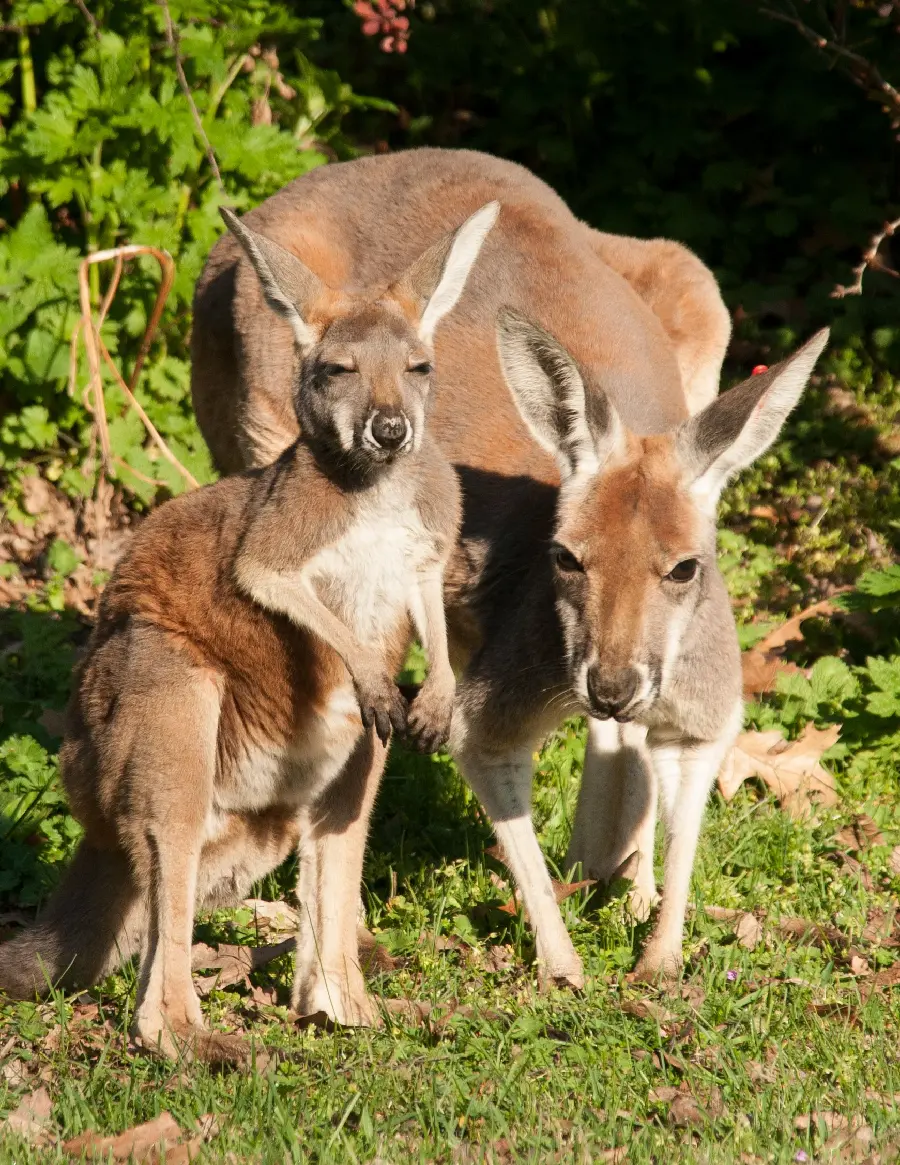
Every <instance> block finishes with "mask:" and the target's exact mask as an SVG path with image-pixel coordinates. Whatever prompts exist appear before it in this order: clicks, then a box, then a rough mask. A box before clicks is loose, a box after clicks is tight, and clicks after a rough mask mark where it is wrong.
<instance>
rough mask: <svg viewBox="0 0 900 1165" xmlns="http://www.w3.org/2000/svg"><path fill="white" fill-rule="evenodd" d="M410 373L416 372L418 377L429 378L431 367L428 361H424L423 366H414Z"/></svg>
mask: <svg viewBox="0 0 900 1165" xmlns="http://www.w3.org/2000/svg"><path fill="white" fill-rule="evenodd" d="M409 371H410V372H415V374H416V375H417V376H428V375H429V373H430V372H431V365H430V364H429V363H428V361H427V360H423V361H422V363H421V364H413V366H412V367H411V368H410V369H409Z"/></svg>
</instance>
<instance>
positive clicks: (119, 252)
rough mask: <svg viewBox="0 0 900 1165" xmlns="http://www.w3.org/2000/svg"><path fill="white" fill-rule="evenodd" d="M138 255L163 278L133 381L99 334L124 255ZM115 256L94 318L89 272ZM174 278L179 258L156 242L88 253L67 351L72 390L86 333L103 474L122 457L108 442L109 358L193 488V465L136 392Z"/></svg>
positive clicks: (88, 391)
mask: <svg viewBox="0 0 900 1165" xmlns="http://www.w3.org/2000/svg"><path fill="white" fill-rule="evenodd" d="M138 255H152V256H153V258H154V259H156V261H157V262H158V263H159V265H160V269H161V271H162V280H161V281H160V286H159V291H158V292H157V295H156V303H155V304H154V305H153V311H152V312H151V313H150V319H149V320H148V321H147V327H146V329H145V330H144V336H143V339H142V340H141V344H140V348H139V349H138V355H137V359H136V360H135V362H134V368H133V369H132V371H131V377H130V379H129V382H128V383H127V384H126V382H125V378H124V377H123V376H122V374H121V373H120V372H119V370H118V368H117V367H116V365H115V363H114V361H113V358H112V356H111V355H110V353H109V349H108V348H107V347H106V345H105V344H104V342H103V339H102V337H101V336H100V327H101V326H102V324H103V321H104V319H105V318H106V314H107V312H108V311H109V307H110V304H111V303H112V300H113V296H114V295H115V293H116V291H117V289H118V286H119V281H120V279H121V276H122V269H123V265H124V262H125V260H126V259H133V258H136V257H137V256H138ZM111 259H112V260H115V264H116V265H115V268H114V270H113V275H112V279H111V280H110V283H109V287H108V288H107V290H106V294H105V295H104V297H103V302H102V303H101V305H100V315H99V318H98V320H96V321H95V320H94V319H93V317H92V315H91V297H90V286H89V282H88V273H89V271H90V268H91V266H93V265H94V264H95V263H104V262H108V261H109V260H111ZM174 280H175V263H174V262H173V260H172V256H171V255H169V254H168V252H166V251H162V250H160V249H159V248H157V247H145V246H137V245H132V246H126V247H115V248H114V249H112V250H109V251H95V252H94V253H93V254H91V255H88V256H87V257H86V258H84V259H83V260H82V261H81V265H80V267H79V271H78V291H79V299H80V303H81V319H80V320H79V321H78V324H77V325H76V328H75V331H74V333H73V335H72V344H71V348H70V352H69V390H70V392H72V393H74V386H75V383H76V381H77V376H78V338H79V336H83V337H84V346H85V349H86V350H87V357H88V370H89V374H90V378H89V381H88V384H87V387H86V388H85V391H84V404H85V407H86V408H87V409H88V411H89V412H90V413H91V414H92V415H93V417H94V433H93V434H92V447H93V441H94V438H96V440H97V441H99V444H100V461H101V471H102V476H107V475H109V474H110V473H111V470H112V466H113V462H114V461H118V462H120V464H121V461H120V459H119V458H117V457H113V455H112V449H111V447H110V441H109V422H108V420H107V416H106V401H105V398H104V395H103V380H102V377H101V374H100V361H101V358H102V359H103V360H104V361H105V362H106V364H107V366H108V367H109V369H110V371H111V372H112V374H113V376H114V377H115V379H116V383H117V384H118V385H119V388H120V389H121V390H122V392H123V393H124V394H125V399H126V400H127V401H128V403H129V405H130V406H131V408H133V409H134V411H135V412H136V413H137V414H138V416H139V417H140V419H141V422H142V423H143V425H144V428H145V429H146V430H147V432H148V433H149V435H150V437H151V438H152V439H153V441H154V442H155V443H156V446H157V447H158V449H159V451H160V453H161V454H162V455H163V457H165V459H166V460H167V461H168V462H169V464H170V465H172V466H173V467H174V468H175V469H177V471H178V472H179V473H180V474H181V476H182V477H183V478H184V480H185V481H186V482H187V484H188V486H189V487H190V488H192V489H196V488H197V486H198V484H199V483H198V482H197V480H196V478H195V477H194V476H193V474H192V473H190V472H189V470H187V469H185V467H184V466H183V465H182V464H181V462H180V461H179V460H178V458H177V457H176V456H175V454H174V453H173V452H172V450H171V449H170V448H169V446H168V445H167V444H166V442H165V440H164V439H163V437H162V435H161V434H160V433H159V431H158V430H157V428H156V426H155V425H154V424H153V422H152V421H151V420H150V418H149V417H148V416H147V414H146V412H145V411H144V409H143V407H142V406H141V404H140V402H139V401H138V399H137V398H136V397H135V395H134V390H135V388H136V387H137V382H138V377H139V376H140V372H141V368H142V366H143V363H144V360H145V359H146V356H147V353H148V352H149V350H150V345H151V344H152V342H153V337H154V335H155V334H156V329H157V327H158V326H159V321H160V317H161V316H162V312H163V308H164V307H165V303H166V300H167V299H168V297H169V292H170V291H171V290H172V284H173V282H174ZM128 469H129V470H131V471H132V472H133V473H134V474H135V476H137V477H139V478H141V479H142V480H147V481H148V483H149V479H146V478H143V477H142V475H141V474H140V473H138V472H137V471H136V470H132V468H131V466H128ZM151 484H154V485H163V484H164V483H163V482H155V481H154V482H152V483H151Z"/></svg>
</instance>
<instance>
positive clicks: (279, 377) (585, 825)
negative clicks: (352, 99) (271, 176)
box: [192, 149, 824, 987]
mask: <svg viewBox="0 0 900 1165" xmlns="http://www.w3.org/2000/svg"><path fill="white" fill-rule="evenodd" d="M492 200H496V201H498V202H499V203H500V204H501V211H500V215H499V218H498V221H497V224H496V226H495V227H494V229H493V230H492V232H491V235H490V236H489V237H488V239H487V240H486V242H485V245H484V249H483V252H482V258H481V260H480V262H479V264H478V265H477V266H476V268H475V270H474V271H473V273H472V276H471V278H470V279H469V281H468V283H467V285H466V288H465V291H464V292H463V294H462V295H461V297H460V299H459V302H458V305H457V307H456V309H455V312H454V313H453V314H452V315H451V316H450V317H448V320H447V322H446V324H445V325H444V328H443V331H442V332H441V334H440V335H439V336H438V337H437V340H436V348H435V353H436V355H435V364H436V368H437V372H438V375H439V377H440V379H441V383H442V385H443V391H442V393H441V394H440V396H439V397H438V399H437V400H436V401H435V408H434V412H433V414H432V421H431V425H432V429H431V431H432V433H433V434H434V437H435V439H436V441H437V443H438V445H439V446H440V447H441V448H442V450H443V452H444V454H445V455H446V456H447V457H448V458H449V459H450V460H451V462H452V463H453V464H454V465H455V466H456V469H457V472H458V473H459V476H460V480H461V483H462V487H463V498H464V515H463V526H462V532H461V535H460V538H459V541H458V543H457V546H456V549H455V552H454V554H453V556H452V558H451V561H450V564H449V565H448V568H447V572H446V574H445V588H444V598H445V604H446V607H447V620H448V630H449V634H450V640H451V653H452V658H453V661H454V665H455V666H456V668H457V670H458V671H459V672H460V678H459V682H458V686H457V701H456V705H455V707H454V712H453V724H452V730H451V749H452V751H453V755H454V757H455V759H456V760H457V762H458V763H459V765H460V767H461V769H462V771H463V773H464V774H465V776H466V778H467V780H468V781H469V782H470V784H471V785H472V787H473V789H474V790H475V792H476V793H477V795H478V796H479V798H480V799H481V801H482V803H483V805H484V807H485V809H486V810H487V812H488V813H489V815H490V817H491V819H492V821H493V823H494V826H495V829H496V833H497V836H498V839H499V841H500V843H501V845H502V848H503V850H504V852H505V856H506V860H507V862H508V864H509V867H510V869H511V872H512V874H513V876H514V878H515V880H516V883H517V884H518V887H519V889H520V891H521V894H522V899H523V902H524V906H525V910H526V912H527V915H528V917H529V920H530V922H531V924H532V926H533V928H534V931H535V939H536V947H537V961H538V972H539V978H540V981H541V983H542V984H554V983H555V984H559V985H570V986H573V987H579V986H581V985H582V983H583V971H582V964H581V960H580V958H579V956H578V955H577V953H576V951H575V949H574V947H573V945H572V942H571V939H570V938H569V935H568V933H567V931H566V929H565V926H564V924H563V921H562V917H561V915H560V912H559V909H558V907H557V905H556V902H555V899H554V896H553V892H552V886H551V882H550V877H549V874H548V872H547V868H546V865H545V863H544V860H543V856H542V854H541V852H540V848H539V846H538V843H537V839H536V837H535V833H534V829H533V825H532V821H531V808H530V800H531V798H530V793H531V779H532V753H533V751H534V749H535V748H536V747H537V746H538V745H539V744H540V742H541V741H542V740H543V738H544V737H545V736H546V735H547V733H548V732H549V731H551V730H552V729H553V728H555V727H556V726H557V725H558V723H559V721H560V720H561V719H562V718H563V717H564V716H565V715H569V714H572V713H575V712H579V711H580V712H587V713H588V714H589V715H590V716H591V719H590V720H589V739H588V752H587V757H586V761H585V771H584V778H583V783H582V790H581V794H580V797H579V802H578V808H577V812H576V820H575V824H574V830H573V838H572V845H571V847H570V851H569V854H568V858H567V860H568V862H569V863H572V864H574V863H575V862H579V861H580V862H581V863H582V865H583V867H584V868H585V870H586V872H589V873H590V874H591V875H593V876H594V877H597V878H599V879H608V878H609V877H610V876H611V875H612V874H613V872H614V871H616V870H617V869H627V870H628V873H629V875H630V876H631V877H632V880H633V886H634V890H633V901H634V904H635V907H636V909H637V910H639V911H646V910H647V909H649V906H650V904H651V903H652V901H653V900H654V899H655V881H654V874H653V836H654V826H655V820H656V811H657V786H658V785H659V787H660V793H661V796H660V798H659V801H660V804H661V808H662V811H663V816H664V820H665V824H666V833H667V839H668V842H669V844H668V846H667V858H666V877H665V885H664V905H663V909H662V912H661V916H660V919H659V921H658V923H657V927H656V930H655V931H654V934H653V936H652V937H651V939H650V941H649V943H648V945H647V948H646V950H645V951H644V954H643V956H642V960H641V964H640V969H641V970H642V971H643V972H644V973H648V974H651V973H652V974H655V973H657V972H659V971H661V970H666V971H668V970H672V969H674V968H676V967H677V966H678V965H680V962H681V957H682V955H681V935H682V927H683V918H684V910H685V905H686V901H687V893H688V880H689V876H690V870H691V865H692V862H693V855H694V848H695V845H696V840H697V835H698V833H699V828H700V822H701V817H702V812H703V807H704V803H705V800H706V796H707V795H708V791H709V787H710V785H711V783H712V780H713V779H714V777H715V770H716V768H717V766H718V764H719V762H720V760H721V757H722V755H723V753H724V752H725V750H726V749H727V747H728V745H729V743H730V741H731V738H732V737H733V735H734V733H735V732H736V730H737V725H738V723H739V719H740V682H739V659H738V648H737V640H736V635H735V632H734V626H733V622H732V620H731V615H730V611H729V609H728V603H727V596H726V595H725V591H724V585H723V584H722V581H721V579H720V578H719V576H718V574H717V572H716V568H715V537H714V535H715V526H714V508H715V501H716V498H717V496H718V491H719V489H720V488H721V485H722V484H723V482H724V480H725V479H726V477H727V475H728V473H730V472H733V471H734V470H735V469H737V468H739V467H740V466H741V465H744V464H747V463H748V462H749V460H752V458H753V457H755V456H756V455H757V454H758V453H759V452H760V451H761V449H762V448H764V447H765V446H766V445H767V444H768V443H769V442H770V441H771V440H772V439H773V438H774V436H775V434H776V433H777V431H778V428H779V427H780V424H781V421H782V420H783V419H784V417H785V416H786V415H787V411H788V410H789V408H790V407H791V405H792V403H793V401H794V400H795V399H796V397H797V396H798V395H799V392H800V391H801V390H802V387H803V384H804V382H805V380H806V377H807V376H808V374H809V372H810V371H811V369H812V365H813V363H814V361H815V358H816V356H817V355H818V352H819V350H821V346H822V343H824V340H822V341H821V343H819V342H818V341H816V342H815V343H814V344H813V345H808V346H807V347H806V348H805V349H803V350H801V352H800V353H799V354H798V355H797V356H796V357H795V358H794V360H793V361H792V362H788V363H787V364H786V365H785V366H780V367H779V368H778V369H773V370H772V371H771V372H770V373H768V374H767V375H766V376H764V377H757V378H755V381H756V383H754V381H751V382H748V386H745V388H744V389H743V391H741V390H735V392H731V393H727V394H725V395H724V396H723V397H721V398H719V399H718V401H717V400H716V392H717V388H718V379H719V374H720V370H721V363H722V359H723V357H724V354H725V349H726V347H727V343H728V339H729V334H730V321H729V317H728V313H727V311H726V309H725V307H724V304H723V302H722V299H721V296H720V294H719V291H718V287H717V285H716V282H715V279H714V277H713V276H712V274H711V272H710V271H709V270H708V269H707V268H706V267H705V266H704V265H703V264H702V263H701V262H700V261H699V260H698V259H697V258H696V257H695V256H694V255H692V254H691V253H690V252H689V251H688V250H686V249H685V248H684V247H682V246H680V245H678V244H677V243H672V242H668V241H665V240H650V241H641V240H637V239H627V238H618V237H615V236H611V235H605V234H601V233H599V232H597V231H594V230H592V229H591V228H589V227H588V226H586V225H585V224H583V223H581V222H579V221H578V220H577V219H576V218H575V217H574V216H573V215H572V213H571V212H570V211H569V209H568V208H567V207H566V205H565V203H564V202H563V201H562V200H561V199H560V198H559V197H558V196H557V195H556V194H555V193H554V192H553V191H552V190H550V189H549V187H547V186H546V185H545V184H544V183H543V182H541V181H540V180H539V179H537V178H536V177H535V176H534V175H532V174H530V173H529V172H528V171H526V170H524V169H523V168H521V167H519V166H517V165H514V164H511V163H508V162H504V161H501V160H499V159H496V158H492V157H489V156H487V155H484V154H479V153H474V152H469V151H446V150H430V149H423V150H414V151H410V152H407V153H400V154H393V155H386V156H381V157H377V158H368V159H363V160H359V161H354V162H349V163H343V164H340V165H334V166H327V167H323V168H321V169H319V170H316V171H314V172H313V173H312V174H310V175H307V176H305V177H303V178H301V179H298V180H297V181H295V182H293V183H291V184H290V185H289V186H287V187H285V188H284V189H283V190H282V191H280V192H279V193H278V194H276V195H274V196H273V197H272V198H270V199H268V200H267V201H266V202H265V203H263V205H262V206H260V207H258V208H257V209H256V210H253V211H251V212H250V213H249V214H247V215H246V222H247V223H248V225H249V226H251V227H253V228H254V229H255V230H258V231H260V232H262V233H265V234H266V235H268V236H269V237H270V238H272V239H274V240H275V241H276V242H278V243H280V244H281V245H282V246H283V247H285V248H286V249H288V250H290V251H293V252H294V253H295V254H296V255H297V256H298V257H300V258H302V260H303V262H304V263H306V264H307V265H308V266H309V267H310V268H311V269H312V270H313V271H314V272H315V273H316V274H317V275H318V276H319V277H320V278H321V279H322V280H323V281H324V282H326V283H327V284H328V285H329V286H335V287H341V286H343V287H347V288H353V287H355V286H357V285H365V286H372V285H376V284H378V283H379V282H381V283H383V284H384V285H388V284H390V283H391V282H392V281H393V280H394V279H395V278H396V276H397V275H398V274H399V272H400V271H402V270H403V269H404V268H405V267H406V266H407V265H408V264H409V262H410V261H411V260H412V259H413V258H414V256H415V255H416V254H417V253H418V252H419V251H421V250H422V249H423V247H425V246H427V245H428V244H429V243H431V242H433V241H434V240H435V239H437V238H439V237H440V236H441V235H442V234H443V233H445V232H446V231H447V230H448V229H450V228H451V227H452V226H454V225H456V224H457V223H458V222H459V221H460V220H461V219H462V218H465V217H466V216H467V215H470V214H471V213H472V212H473V211H474V210H476V209H477V208H478V207H479V206H482V205H484V204H485V203H486V202H488V201H492ZM294 358H295V356H294V348H293V344H292V338H291V334H290V330H289V328H287V327H286V326H283V325H281V324H280V323H279V322H278V321H277V320H273V318H272V316H271V314H270V313H269V312H267V311H266V309H265V305H264V303H263V300H262V297H261V294H260V290H259V286H258V283H257V281H256V278H255V276H254V273H253V270H252V268H251V267H250V265H249V264H248V263H247V262H246V261H245V259H244V258H243V257H242V255H241V254H240V252H239V249H238V248H237V246H236V245H235V243H234V242H233V240H231V239H229V238H228V237H225V238H223V239H222V240H221V241H220V242H219V243H218V244H217V245H216V247H215V248H214V249H213V251H212V253H211V255H210V258H209V260H208V262H207V265H206V268H205V270H204V272H203V275H202V276H201V279H200V282H199V284H198V287H197V293H196V299H195V317H194V333H193V381H192V391H193V398H194V405H195V408H196V412H197V417H198V420H199V422H200V426H201V428H202V430H203V432H204V434H205V436H206V438H207V440H208V442H209V444H210V447H211V449H212V452H213V456H214V458H215V460H216V462H217V464H218V466H219V468H220V469H222V470H224V471H233V470H236V469H240V468H243V467H246V466H252V465H263V464H266V463H268V462H270V461H271V460H272V459H274V458H275V457H276V456H278V455H279V454H280V453H281V451H282V450H283V449H284V448H285V447H286V446H287V445H289V444H290V442H291V441H292V440H293V439H294V438H295V437H296V433H297V428H296V420H295V416H294V411H293V407H292V404H291V393H290V386H291V384H292V382H293V375H292V371H293V360H294ZM785 378H787V379H785ZM710 402H714V406H713V413H712V415H709V416H708V415H707V414H709V413H710V410H709V407H708V406H709V405H710ZM720 404H721V405H723V406H724V407H723V408H720V409H719V412H718V413H716V412H715V408H716V407H718V406H719V405H720ZM692 417H693V418H694V419H693V420H691V418H692ZM701 418H704V420H703V421H701ZM691 426H693V428H692V427H691ZM742 442H743V444H742ZM723 459H724V460H723ZM726 462H727V464H726ZM613 471H615V472H614V473H613ZM611 473H613V476H612V477H611V476H610V474H611ZM682 576H683V577H682ZM623 584H624V587H623ZM629 589H630V590H631V592H632V593H631V595H630V598H629V595H628V593H626V592H627V591H628V590H629ZM701 632H702V634H703V636H705V637H704V638H703V643H702V650H699V649H698V644H697V642H696V637H697V635H698V634H700V633H701ZM692 652H693V653H694V656H696V657H698V658H701V664H702V666H701V667H700V670H699V672H698V671H697V669H696V668H695V671H694V672H693V673H691V674H690V676H689V679H688V680H685V679H684V676H683V672H684V668H683V667H682V668H680V669H679V668H676V667H675V664H676V663H677V662H679V661H682V662H683V660H684V658H685V657H686V658H688V659H689V658H690V657H691V653H692ZM676 676H677V677H679V682H678V683H676V682H675V679H676ZM673 683H674V684H675V687H677V688H678V691H677V692H673ZM679 684H680V686H679ZM713 697H715V698H713ZM673 700H674V703H673ZM666 701H668V704H666ZM676 704H677V709H676V708H675V705H676ZM663 706H665V707H666V709H667V712H666V715H665V716H663V717H662V718H660V717H659V716H657V721H658V723H657V726H656V729H655V732H656V737H655V738H654V737H653V735H652V733H653V731H654V729H651V740H650V745H651V746H652V747H654V748H655V749H656V752H657V759H658V762H659V763H658V765H657V766H656V768H654V765H653V764H652V763H651V759H650V755H649V752H648V743H647V726H648V724H649V723H650V722H651V720H652V719H653V712H654V709H655V710H656V711H657V712H659V710H660V708H662V707H663ZM673 709H674V711H673ZM669 712H672V715H671V716H670V715H669ZM675 712H677V715H675ZM673 716H674V719H675V720H676V721H678V723H677V725H676V726H675V727H673V726H672V724H671V723H670V721H671V720H672V719H673ZM692 734H693V735H692ZM694 746H696V747H694ZM657 769H658V770H659V774H657ZM682 770H685V771H686V772H687V771H688V770H689V775H688V776H686V777H685V779H684V781H682V779H681V774H682Z"/></svg>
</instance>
